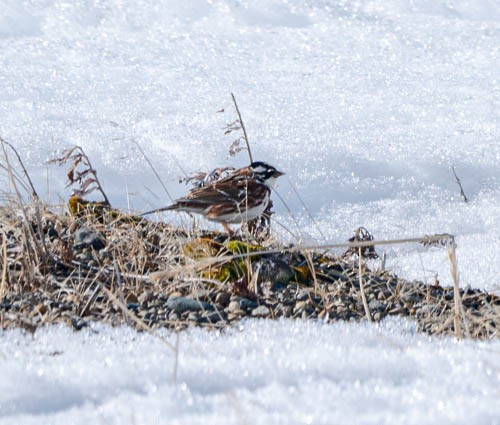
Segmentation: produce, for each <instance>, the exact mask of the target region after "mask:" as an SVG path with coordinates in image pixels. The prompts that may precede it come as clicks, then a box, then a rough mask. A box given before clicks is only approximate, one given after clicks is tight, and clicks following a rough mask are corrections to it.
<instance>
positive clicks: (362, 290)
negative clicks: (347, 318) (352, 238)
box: [358, 247, 372, 322]
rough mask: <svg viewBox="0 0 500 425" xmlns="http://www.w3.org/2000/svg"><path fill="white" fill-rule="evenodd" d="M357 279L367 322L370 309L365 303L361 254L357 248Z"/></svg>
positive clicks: (360, 248) (360, 250) (369, 317)
mask: <svg viewBox="0 0 500 425" xmlns="http://www.w3.org/2000/svg"><path fill="white" fill-rule="evenodd" d="M358 279H359V290H360V292H361V299H362V301H363V307H364V309H365V314H366V318H367V319H368V321H369V322H371V321H372V315H371V314H370V307H368V302H367V301H366V294H365V286H364V283H363V254H362V247H359V248H358Z"/></svg>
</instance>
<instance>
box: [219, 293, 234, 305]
mask: <svg viewBox="0 0 500 425" xmlns="http://www.w3.org/2000/svg"><path fill="white" fill-rule="evenodd" d="M230 299H231V294H229V292H219V293H218V294H217V296H216V297H215V303H216V304H217V305H218V306H219V305H220V306H223V307H226V306H227V305H228V304H229V300H230Z"/></svg>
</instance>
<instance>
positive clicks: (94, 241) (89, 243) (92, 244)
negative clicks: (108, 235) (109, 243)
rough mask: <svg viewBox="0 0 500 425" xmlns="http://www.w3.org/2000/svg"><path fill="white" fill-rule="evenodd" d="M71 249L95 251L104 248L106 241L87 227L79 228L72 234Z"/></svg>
mask: <svg viewBox="0 0 500 425" xmlns="http://www.w3.org/2000/svg"><path fill="white" fill-rule="evenodd" d="M74 241H75V243H74V244H73V249H83V248H92V249H95V250H96V251H99V250H101V249H103V248H104V247H105V246H106V240H105V239H104V236H102V235H101V234H100V233H99V232H96V231H95V230H92V229H91V228H89V227H86V226H83V227H80V228H79V229H78V230H77V231H76V232H75V234H74Z"/></svg>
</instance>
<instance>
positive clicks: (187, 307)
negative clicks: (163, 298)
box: [165, 297, 214, 314]
mask: <svg viewBox="0 0 500 425" xmlns="http://www.w3.org/2000/svg"><path fill="white" fill-rule="evenodd" d="M165 307H166V308H168V309H169V310H171V311H173V312H175V313H177V314H181V313H184V312H185V311H200V310H207V311H212V310H213V309H214V307H213V305H212V304H209V303H207V302H204V301H198V300H193V299H192V298H186V297H171V298H169V299H168V301H167V302H166V303H165Z"/></svg>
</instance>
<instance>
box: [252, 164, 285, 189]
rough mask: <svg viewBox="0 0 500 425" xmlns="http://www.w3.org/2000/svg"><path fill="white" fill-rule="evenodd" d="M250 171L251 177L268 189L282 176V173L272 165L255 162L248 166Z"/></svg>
mask: <svg viewBox="0 0 500 425" xmlns="http://www.w3.org/2000/svg"><path fill="white" fill-rule="evenodd" d="M250 170H251V171H252V174H253V176H254V177H255V178H256V179H257V180H258V181H260V182H261V183H265V184H266V185H268V186H269V187H274V184H275V183H276V179H277V178H278V177H279V176H282V175H283V174H285V173H283V172H281V171H278V170H277V169H276V168H274V167H273V166H272V165H269V164H267V163H266V162H262V161H256V162H252V163H251V164H250Z"/></svg>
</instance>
